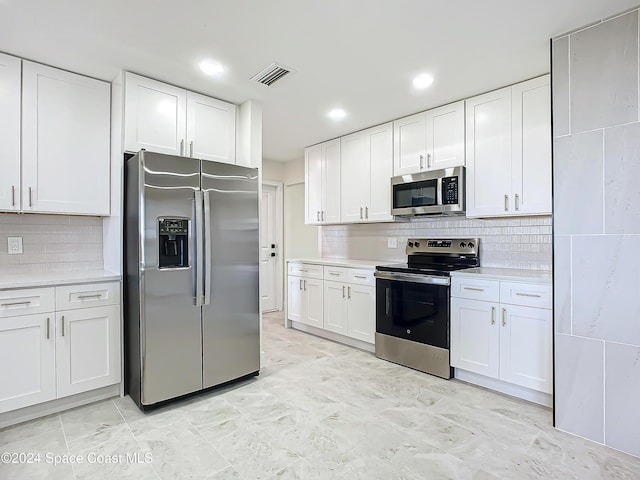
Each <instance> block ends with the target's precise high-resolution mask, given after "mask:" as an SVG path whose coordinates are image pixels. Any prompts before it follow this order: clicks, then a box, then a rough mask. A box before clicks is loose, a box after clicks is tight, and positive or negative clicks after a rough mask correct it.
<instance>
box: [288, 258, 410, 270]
mask: <svg viewBox="0 0 640 480" xmlns="http://www.w3.org/2000/svg"><path fill="white" fill-rule="evenodd" d="M287 262H299V263H314V264H316V265H327V266H330V267H352V268H368V269H370V270H373V269H375V267H376V265H387V264H390V263H393V262H388V261H387V262H385V261H381V260H355V259H351V258H288V259H287ZM395 263H397V262H395Z"/></svg>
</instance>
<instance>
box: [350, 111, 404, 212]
mask: <svg viewBox="0 0 640 480" xmlns="http://www.w3.org/2000/svg"><path fill="white" fill-rule="evenodd" d="M340 150H341V167H340V168H341V179H342V195H341V207H342V215H341V220H342V222H379V221H388V220H392V219H393V217H392V215H391V176H392V173H393V124H392V123H386V124H384V125H380V126H377V127H373V128H369V129H367V130H364V131H362V132H357V133H354V134H351V135H347V136H345V137H342V138H341V139H340Z"/></svg>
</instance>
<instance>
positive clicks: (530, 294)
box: [516, 292, 542, 298]
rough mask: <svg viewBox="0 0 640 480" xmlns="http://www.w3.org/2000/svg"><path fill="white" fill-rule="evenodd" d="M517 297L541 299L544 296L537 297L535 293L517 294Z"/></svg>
mask: <svg viewBox="0 0 640 480" xmlns="http://www.w3.org/2000/svg"><path fill="white" fill-rule="evenodd" d="M516 295H518V296H519V297H532V298H540V297H541V296H542V295H536V294H535V293H520V292H516Z"/></svg>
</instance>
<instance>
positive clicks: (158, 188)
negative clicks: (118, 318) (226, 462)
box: [124, 150, 260, 410]
mask: <svg viewBox="0 0 640 480" xmlns="http://www.w3.org/2000/svg"><path fill="white" fill-rule="evenodd" d="M125 169H126V170H125V216H124V223H125V228H124V230H125V232H124V237H125V262H124V263H125V265H124V267H125V290H124V296H125V298H124V301H125V312H124V314H125V365H126V367H125V384H126V391H127V393H129V394H130V395H131V397H132V398H133V399H134V400H135V401H136V403H137V404H138V406H139V407H140V408H141V409H143V410H144V409H145V408H147V407H152V406H157V405H158V404H160V403H162V402H165V401H167V400H170V399H173V398H176V397H180V396H183V395H187V394H190V393H193V392H197V391H200V390H203V389H207V388H210V387H214V386H218V385H221V384H224V383H227V382H230V381H232V380H235V379H238V378H242V377H245V376H250V375H257V374H258V372H259V369H260V327H259V310H258V309H259V301H260V298H259V292H258V282H259V280H258V256H259V238H258V225H259V220H258V171H257V170H256V169H250V168H245V167H239V166H236V165H228V164H223V163H217V162H210V161H206V160H197V159H193V158H186V157H175V156H170V155H163V154H158V153H151V152H147V151H144V150H143V151H140V152H139V153H138V154H136V155H134V156H133V157H131V158H130V159H129V160H127V162H126V166H125Z"/></svg>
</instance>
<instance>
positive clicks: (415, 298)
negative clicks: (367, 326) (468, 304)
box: [376, 272, 450, 349]
mask: <svg viewBox="0 0 640 480" xmlns="http://www.w3.org/2000/svg"><path fill="white" fill-rule="evenodd" d="M415 277H416V278H415V279H413V278H412V276H411V275H402V274H396V273H393V272H376V332H378V333H382V334H384V335H389V336H392V337H398V338H404V339H406V340H411V341H414V342H419V343H424V344H426V345H432V346H435V347H440V348H445V349H448V348H449V291H450V287H449V278H448V277H442V278H434V279H433V281H434V282H435V283H423V282H424V281H427V280H428V279H427V277H425V276H420V275H416V276H415Z"/></svg>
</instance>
